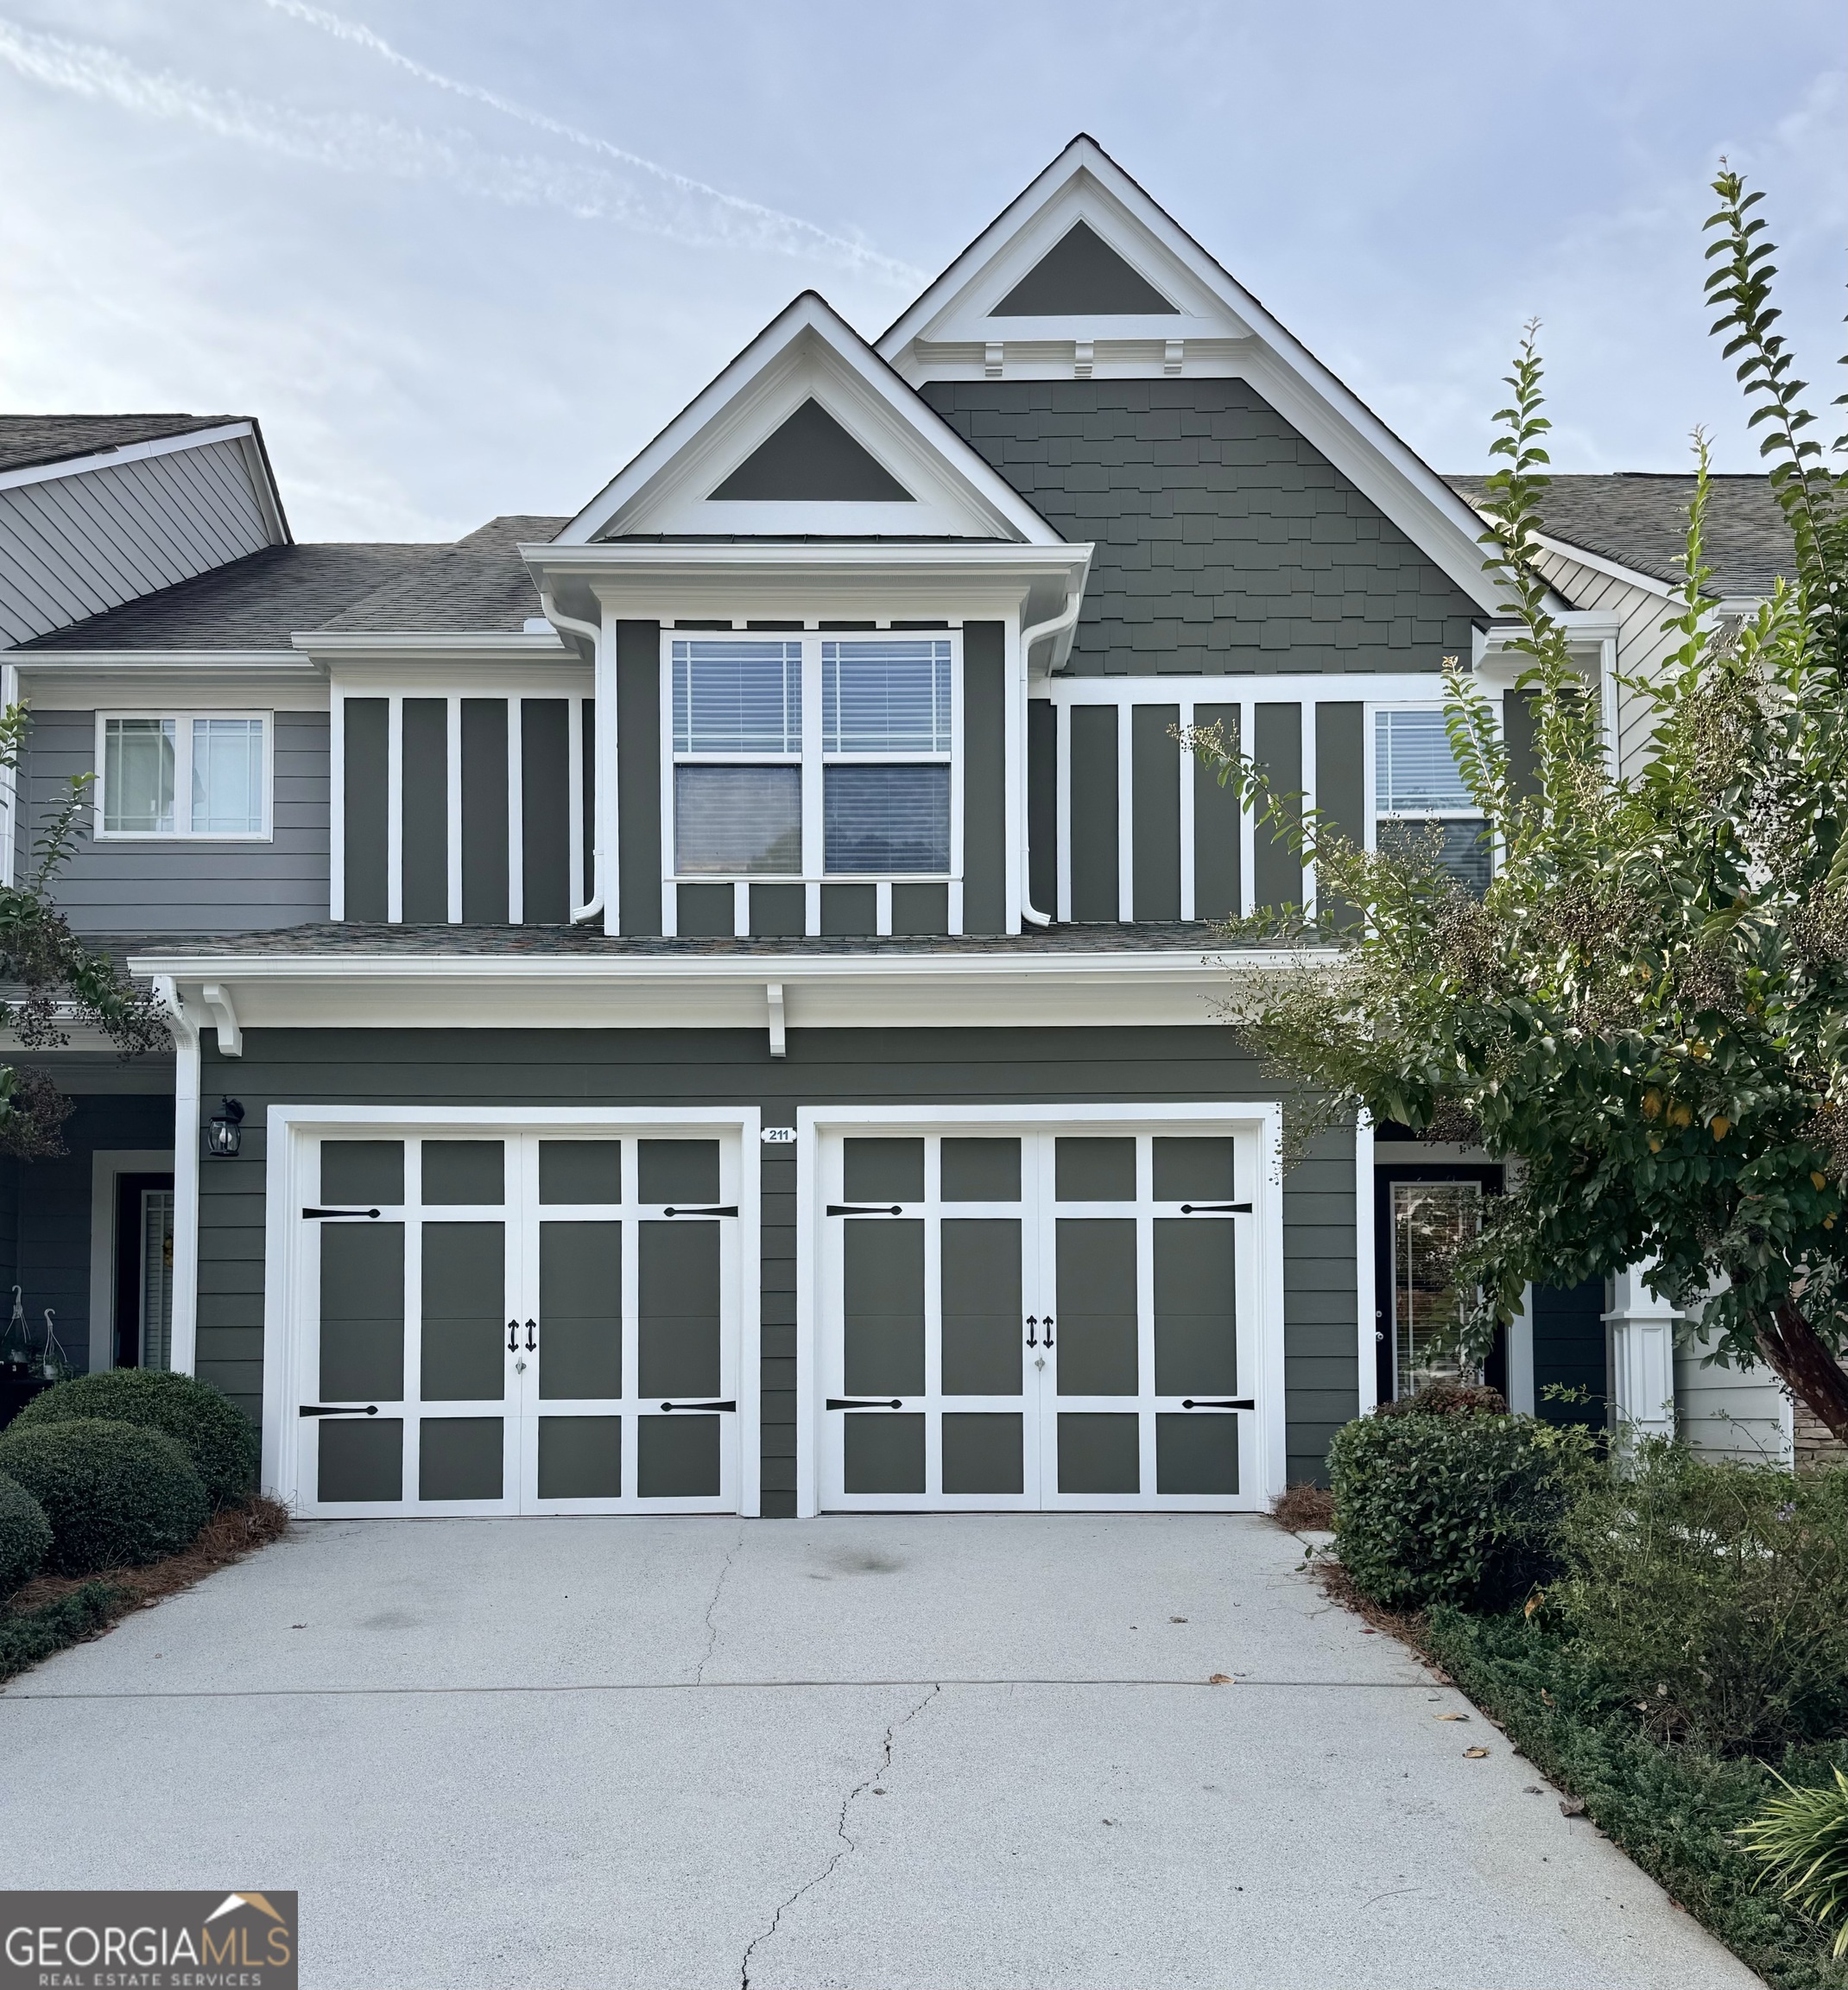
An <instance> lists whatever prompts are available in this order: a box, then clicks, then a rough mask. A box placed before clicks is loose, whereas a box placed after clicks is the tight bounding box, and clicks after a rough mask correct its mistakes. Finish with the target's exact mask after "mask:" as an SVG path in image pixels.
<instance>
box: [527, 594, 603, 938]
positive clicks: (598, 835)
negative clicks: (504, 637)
mask: <svg viewBox="0 0 1848 1990" xmlns="http://www.w3.org/2000/svg"><path fill="white" fill-rule="evenodd" d="M539 605H540V606H541V608H542V609H543V610H544V611H545V616H546V619H547V621H548V622H550V623H551V624H553V626H554V628H558V629H563V630H566V631H569V632H570V633H571V634H572V635H573V636H581V637H584V638H585V641H586V642H587V643H589V644H590V646H591V673H592V682H593V684H594V685H595V687H596V700H597V718H596V727H597V731H596V735H595V744H594V746H593V749H592V756H591V759H592V765H593V766H594V767H595V768H596V770H597V806H596V809H595V811H594V812H593V814H592V818H591V872H592V876H593V877H594V878H596V880H597V889H596V890H594V891H593V892H592V894H591V897H590V901H589V903H587V904H584V905H573V907H572V909H571V923H572V924H573V926H581V925H582V924H583V923H584V922H585V920H586V919H594V918H595V917H596V916H597V915H598V913H599V912H601V911H602V910H603V903H604V833H603V826H604V817H605V816H606V815H607V814H608V813H609V808H608V802H607V799H606V797H605V796H604V786H605V784H606V783H607V782H608V780H609V777H610V775H611V771H612V770H613V769H614V767H615V764H616V761H615V756H614V755H613V754H606V753H605V752H604V750H603V748H604V738H606V736H607V733H606V728H607V727H608V726H610V725H611V722H612V721H613V720H614V719H615V717H616V714H615V713H614V712H613V711H611V709H610V707H611V699H610V698H608V697H606V696H605V695H604V684H603V682H602V676H603V631H602V630H601V629H600V628H598V625H597V624H595V623H594V622H580V621H579V619H578V618H577V617H576V616H575V615H567V614H566V613H565V612H563V610H561V609H560V606H559V605H558V603H557V602H556V601H555V600H554V599H553V598H552V591H551V589H550V588H548V587H541V589H540V590H539Z"/></svg>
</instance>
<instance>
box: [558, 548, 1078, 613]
mask: <svg viewBox="0 0 1848 1990" xmlns="http://www.w3.org/2000/svg"><path fill="white" fill-rule="evenodd" d="M520 551H521V554H522V557H524V558H525V560H526V561H527V562H528V565H529V566H530V567H532V569H533V572H534V576H535V580H538V582H539V584H540V585H541V587H542V588H543V589H545V590H546V591H547V593H551V594H552V595H554V597H555V596H557V595H558V594H560V593H561V592H562V591H563V590H564V588H565V587H566V585H567V584H568V585H569V586H570V587H571V588H572V590H573V593H576V592H577V591H578V590H579V589H585V588H587V589H588V590H589V591H590V593H592V594H593V595H594V596H595V598H596V600H597V602H598V605H599V606H600V608H601V609H602V610H603V612H604V613H606V614H608V615H609V616H611V617H612V618H616V619H624V618H627V619H633V620H636V621H661V622H671V621H673V620H674V619H676V618H680V617H697V616H701V615H715V616H716V615H730V616H732V617H734V618H737V617H743V618H745V619H747V620H748V619H750V618H752V617H754V616H762V615H764V614H768V613H770V612H776V611H783V612H789V613H792V614H794V613H803V614H805V615H821V616H842V617H848V616H851V617H856V618H858V617H870V618H873V619H875V620H885V619H889V618H893V617H895V616H896V617H900V618H903V617H908V616H924V615H932V616H936V615H942V616H946V617H949V618H956V617H961V618H963V619H965V620H967V619H972V618H981V617H990V616H998V617H1001V618H1003V619H1005V618H1006V617H1008V616H1009V615H1010V614H1014V613H1016V612H1027V613H1042V612H1043V613H1047V614H1050V613H1051V612H1054V611H1055V610H1057V609H1058V608H1059V607H1060V605H1062V604H1064V603H1066V601H1068V600H1069V599H1071V596H1072V594H1073V592H1074V591H1075V592H1076V593H1079V595H1082V594H1083V593H1084V588H1085V580H1086V578H1087V576H1088V575H1089V573H1090V570H1091V559H1092V551H1093V548H1092V546H1091V545H1089V544H1087V543H1080V544H1072V543H1070V542H1066V541H1060V542H1057V543H1056V544H1054V545H1050V546H1021V545H1011V544H1000V545H996V544H983V543H958V542H943V541H937V542H930V543H915V542H905V541H902V540H901V541H890V540H889V541H880V542H874V543H868V542H763V543H746V544H731V543H725V544H717V545H715V544H711V543H688V544H679V545H662V544H660V543H657V542H624V541H620V540H618V541H606V542H603V543H601V544H598V545H594V546H568V547H558V546H552V545H545V546H522V548H520Z"/></svg>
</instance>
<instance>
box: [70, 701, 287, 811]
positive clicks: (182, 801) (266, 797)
mask: <svg viewBox="0 0 1848 1990" xmlns="http://www.w3.org/2000/svg"><path fill="white" fill-rule="evenodd" d="M111 719H153V720H156V721H158V720H163V719H171V720H172V721H173V725H174V827H172V828H171V829H110V828H105V827H104V824H105V822H106V821H108V801H109V797H108V793H107V787H108V781H109V761H108V754H107V745H106V743H107V740H108V738H109V726H110V722H111ZM196 719H258V720H260V721H261V722H262V725H263V827H262V828H260V829H194V828H193V827H192V821H193V722H194V721H195V720H196ZM275 739H276V723H275V713H274V712H269V711H250V710H245V711H242V712H233V711H225V710H220V709H216V708H212V707H198V708H192V709H187V710H185V711H177V710H174V709H171V708H167V709H162V710H158V711H156V710H151V709H149V708H147V707H142V708H141V709H138V710H132V711H111V712H98V713H97V715H96V748H95V750H96V788H95V802H94V805H93V808H92V814H93V815H94V818H95V823H94V827H93V828H92V836H93V838H94V839H95V840H96V841H97V842H98V843H272V842H274V841H275ZM182 821H183V822H184V825H185V826H184V827H181V824H182Z"/></svg>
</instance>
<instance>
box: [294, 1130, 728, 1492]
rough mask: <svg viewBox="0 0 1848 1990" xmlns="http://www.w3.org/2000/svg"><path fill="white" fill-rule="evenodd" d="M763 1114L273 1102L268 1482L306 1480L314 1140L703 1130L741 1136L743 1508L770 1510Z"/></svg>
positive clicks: (298, 1481) (665, 1132) (295, 1488)
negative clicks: (305, 1277)
mask: <svg viewBox="0 0 1848 1990" xmlns="http://www.w3.org/2000/svg"><path fill="white" fill-rule="evenodd" d="M761 1126H762V1115H761V1113H760V1112H758V1111H757V1110H756V1108H755V1107H751V1108H748V1109H746V1108H740V1107H731V1106H684V1107H668V1108H661V1107H653V1108H649V1107H635V1106H621V1107H615V1106H424V1107H412V1106H271V1107H270V1108H269V1114H268V1117H267V1119H266V1122H265V1128H266V1133H267V1140H268V1146H267V1155H266V1160H265V1176H264V1272H263V1321H264V1327H263V1485H264V1487H265V1489H266V1490H267V1491H269V1492H270V1493H272V1494H273V1495H274V1496H275V1498H276V1499H282V1500H283V1501H285V1502H288V1501H290V1500H293V1499H295V1498H296V1497H297V1494H298V1491H299V1489H300V1488H301V1484H302V1447H301V1418H300V1417H299V1416H297V1414H296V1404H297V1402H298V1400H299V1399H306V1398H304V1397H302V1394H301V1377H300V1374H299V1370H300V1368H301V1360H302V1340H303V1335H302V1332H301V1322H300V1321H299V1319H298V1316H297V1315H298V1313H299V1310H300V1309H299V1308H298V1307H297V1306H296V1305H295V1303H294V1295H295V1292H296V1290H297V1283H298V1277H299V1272H298V1266H297V1256H298V1253H299V1252H300V1250H301V1238H302V1233H303V1226H302V1224H301V1221H300V1220H299V1218H300V1212H301V1208H302V1207H303V1206H304V1205H305V1204H307V1203H312V1202H313V1201H315V1193H313V1192H311V1191H313V1190H314V1189H315V1188H316V1184H314V1183H312V1182H310V1181H309V1179H308V1176H307V1166H306V1163H307V1157H308V1156H309V1154H310V1153H312V1152H313V1150H314V1141H313V1140H312V1139H308V1138H302V1136H304V1135H312V1136H314V1137H315V1138H326V1137H327V1136H329V1135H333V1136H336V1137H337V1136H339V1134H341V1133H345V1132H351V1133H352V1134H354V1135H356V1136H358V1137H360V1138H378V1137H380V1136H381V1135H388V1134H390V1133H394V1132H396V1133H412V1134H415V1133H420V1132H421V1133H440V1134H442V1135H445V1136H446V1137H452V1138H453V1137H456V1136H459V1135H466V1134H468V1133H471V1132H478V1133H482V1134H485V1135H490V1136H492V1135H505V1134H509V1133H543V1132H547V1131H563V1130H569V1131H572V1132H574V1133H579V1134H583V1133H590V1132H595V1131H607V1132H609V1133H611V1134H612V1135H616V1134H625V1133H627V1134H633V1133H636V1132H639V1131H651V1132H656V1133H661V1134H666V1135H669V1136H671V1135H672V1134H674V1132H677V1131H678V1132H686V1131H690V1130H693V1129H698V1128H711V1129H712V1130H713V1131H719V1132H735V1133H736V1134H737V1136H738V1144H739V1160H740V1165H739V1170H738V1177H739V1178H738V1257H739V1260H740V1271H741V1274H742V1275H741V1276H740V1277H739V1278H738V1280H737V1307H738V1349H737V1352H738V1362H737V1417H736V1423H737V1447H738V1511H739V1512H741V1513H744V1514H745V1515H748V1516H754V1515H756V1514H758V1513H760V1512H762V1511H763V1429H762V1422H763V1419H762V1412H761V1406H760V1401H759V1395H760V1378H761V1371H762V1360H761V1353H762V1347H763V1335H762V1333H761V1330H760V1315H761V1306H760V1297H761V1291H762V1278H761V1276H760V1271H759V1267H760V1264H761V1258H762V1246H761V1243H760V1229H759V1200H760V1190H761V1184H762V1170H761V1169H760V1168H759V1166H758V1164H757V1152H758V1148H759V1144H760V1142H759V1135H760V1132H761Z"/></svg>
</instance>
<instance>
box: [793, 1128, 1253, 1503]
mask: <svg viewBox="0 0 1848 1990" xmlns="http://www.w3.org/2000/svg"><path fill="white" fill-rule="evenodd" d="M1282 1125H1283V1117H1282V1106H1280V1105H1279V1104H1277V1103H1276V1102H1275V1101H1274V1100H1266V1101H1245V1100H1237V1101H1232V1102H1229V1103H1223V1104H1187V1105H1138V1104H1113V1105H1100V1106H1082V1105H1079V1106H803V1107H801V1109H800V1110H799V1111H798V1112H797V1114H796V1226H797V1236H798V1240H799V1242H798V1249H797V1252H796V1372H797V1375H798V1377H799V1378H800V1385H799V1387H798V1390H797V1393H796V1512H797V1515H798V1516H799V1517H800V1518H804V1519H807V1518H811V1517H813V1515H815V1514H818V1513H819V1512H820V1511H821V1454H820V1443H821V1419H822V1417H823V1416H824V1415H825V1414H826V1412H825V1410H823V1407H822V1392H823V1380H824V1378H823V1374H822V1368H823V1363H822V1360H821V1354H822V1349H821V1345H820V1334H821V1317H822V1299H823V1295H822V1291H821V1278H822V1267H823V1265H824V1264H825V1262H826V1252H825V1247H824V1238H823V1226H824V1224H825V1222H826V1216H825V1214H824V1209H825V1205H824V1201H823V1198H822V1195H821V1141H822V1137H823V1135H824V1134H839V1133H851V1132H863V1131H864V1132H870V1131H875V1130H877V1131H894V1132H896V1131H904V1132H929V1131H937V1132H960V1131H967V1130H970V1129H972V1128H999V1127H1003V1126H1009V1127H1017V1128H1020V1129H1021V1130H1022V1131H1034V1132H1058V1133H1068V1134H1083V1133H1086V1132H1104V1131H1117V1132H1121V1131H1124V1130H1125V1129H1127V1128H1131V1127H1133V1128H1139V1129H1145V1130H1152V1129H1155V1128H1161V1129H1163V1130H1167V1129H1185V1130H1187V1131H1193V1132H1205V1131H1211V1132H1225V1133H1231V1134H1235V1135H1236V1134H1244V1135H1247V1136H1250V1135H1254V1134H1255V1135H1256V1140H1257V1148H1258V1167H1257V1170H1256V1174H1257V1181H1256V1189H1255V1193H1254V1195H1253V1198H1252V1200H1253V1205H1254V1206H1253V1209H1252V1231H1253V1233H1254V1235H1255V1238H1256V1245H1257V1251H1258V1264H1257V1271H1256V1283H1257V1290H1258V1294H1259V1306H1260V1316H1259V1321H1258V1329H1257V1335H1256V1342H1257V1358H1258V1359H1257V1376H1256V1387H1255V1389H1254V1391H1253V1393H1254V1395H1255V1397H1256V1405H1257V1406H1256V1410H1255V1412H1254V1413H1253V1415H1252V1435H1253V1439H1254V1442H1255V1449H1256V1466H1257V1469H1256V1474H1255V1477H1256V1486H1255V1487H1254V1491H1255V1492H1256V1494H1257V1496H1258V1503H1259V1504H1263V1503H1265V1502H1268V1501H1269V1499H1271V1498H1272V1497H1273V1496H1274V1495H1275V1494H1276V1493H1281V1492H1282V1490H1283V1487H1284V1484H1285V1479H1286V1470H1287V1461H1286V1455H1285V1429H1284V1401H1283V1192H1282Z"/></svg>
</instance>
